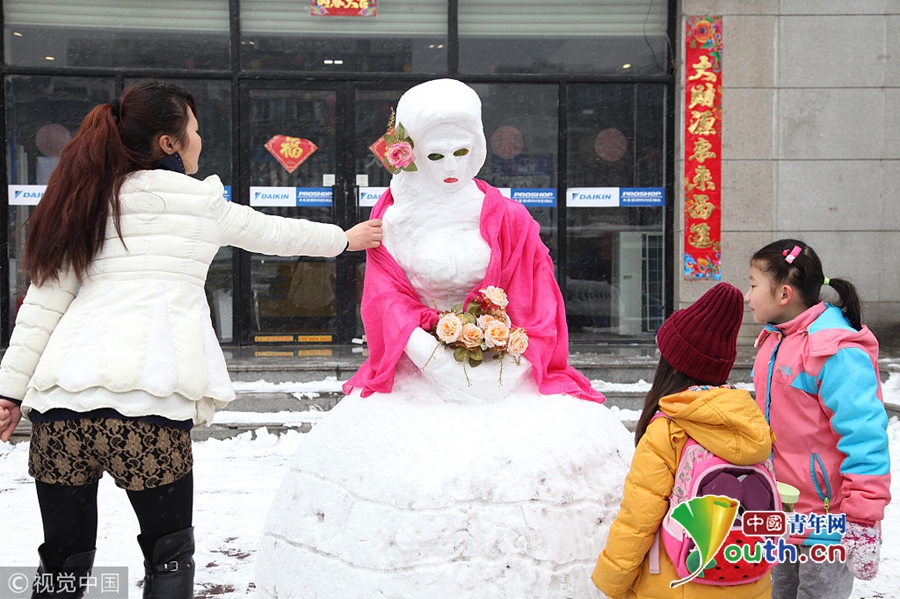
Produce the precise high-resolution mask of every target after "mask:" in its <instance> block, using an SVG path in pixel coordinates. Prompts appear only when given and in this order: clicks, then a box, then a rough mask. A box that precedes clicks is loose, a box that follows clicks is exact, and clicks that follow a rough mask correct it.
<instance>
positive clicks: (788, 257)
mask: <svg viewBox="0 0 900 599" xmlns="http://www.w3.org/2000/svg"><path fill="white" fill-rule="evenodd" d="M802 251H803V249H802V248H801V247H800V246H799V245H795V246H794V249H792V250H791V253H790V254H788V251H787V250H784V261H785V262H787V263H788V264H793V263H794V260H796V259H797V256H799V255H800V252H802Z"/></svg>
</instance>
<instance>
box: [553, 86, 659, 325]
mask: <svg viewBox="0 0 900 599" xmlns="http://www.w3.org/2000/svg"><path fill="white" fill-rule="evenodd" d="M665 93H666V91H665V86H664V85H662V84H659V85H656V84H629V85H572V86H570V88H569V107H568V117H567V118H568V125H569V131H568V152H567V154H568V155H567V161H568V185H569V189H570V190H571V192H572V193H575V192H576V190H578V193H580V194H582V195H581V196H580V198H572V199H570V200H568V201H569V202H570V203H569V204H568V206H567V210H566V222H567V239H566V252H567V253H566V256H567V258H566V308H567V313H568V322H569V332H570V337H571V339H572V340H573V341H579V340H592V339H601V338H614V337H617V336H640V335H653V334H655V332H656V329H657V328H658V327H659V325H660V324H661V322H662V307H663V288H662V285H663V272H664V271H665V268H664V264H663V262H662V260H663V239H662V235H663V229H662V225H663V210H664V208H663V207H662V205H658V206H641V207H634V206H624V205H623V204H622V202H621V197H624V196H621V195H620V192H621V190H622V189H623V188H645V189H647V188H649V189H652V190H656V192H658V193H660V194H661V195H660V197H662V192H661V188H663V187H664V184H665V183H664V156H665V139H664V124H665ZM573 188H575V189H573ZM613 197H615V198H616V200H612V199H611V198H613ZM582 198H587V199H586V200H582ZM576 199H578V200H579V201H578V202H576V201H575V200H576ZM592 204H593V205H592Z"/></svg>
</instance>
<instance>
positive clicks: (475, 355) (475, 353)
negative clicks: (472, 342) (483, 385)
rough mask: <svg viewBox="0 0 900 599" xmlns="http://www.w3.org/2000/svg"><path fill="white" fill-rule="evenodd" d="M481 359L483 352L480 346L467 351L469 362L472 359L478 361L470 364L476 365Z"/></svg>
mask: <svg viewBox="0 0 900 599" xmlns="http://www.w3.org/2000/svg"><path fill="white" fill-rule="evenodd" d="M482 360H484V353H482V351H481V348H480V347H476V348H475V349H473V350H472V351H470V352H469V364H472V362H473V361H474V362H477V363H478V364H472V366H478V365H479V364H481V361H482Z"/></svg>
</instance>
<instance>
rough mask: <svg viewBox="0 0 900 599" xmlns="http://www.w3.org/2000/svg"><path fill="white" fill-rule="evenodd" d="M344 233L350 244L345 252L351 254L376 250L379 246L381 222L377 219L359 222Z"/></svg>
mask: <svg viewBox="0 0 900 599" xmlns="http://www.w3.org/2000/svg"><path fill="white" fill-rule="evenodd" d="M344 233H345V234H346V235H347V240H348V241H349V242H350V243H349V245H348V246H347V250H349V251H351V252H356V251H359V250H367V249H370V248H377V247H378V246H380V245H381V237H382V230H381V221H380V220H379V219H377V218H373V219H372V220H367V221H364V222H361V223H359V224H358V225H356V226H353V227H351V228H349V229H347V230H346V231H344Z"/></svg>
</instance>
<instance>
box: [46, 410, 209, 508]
mask: <svg viewBox="0 0 900 599" xmlns="http://www.w3.org/2000/svg"><path fill="white" fill-rule="evenodd" d="M193 464H194V457H193V453H192V450H191V432H190V431H187V430H180V429H176V428H171V427H167V426H161V425H159V424H151V423H148V422H139V421H137V420H121V419H116V418H81V419H77V420H59V421H54V422H35V423H33V424H32V428H31V448H30V452H29V455H28V472H29V474H31V476H33V477H34V478H35V479H36V480H39V481H41V482H43V483H47V484H53V485H66V486H70V487H78V486H82V485H88V484H91V483H93V482H95V481H97V480H100V477H102V476H103V472H104V471H105V472H109V474H110V476H112V477H113V480H115V481H116V486H118V487H121V488H123V489H126V490H128V491H143V490H145V489H154V488H156V487H159V486H162V485H167V484H170V483H173V482H175V481H177V480H179V479H180V478H182V477H183V476H184V475H185V474H187V473H188V472H190V471H191V468H192V467H193Z"/></svg>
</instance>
